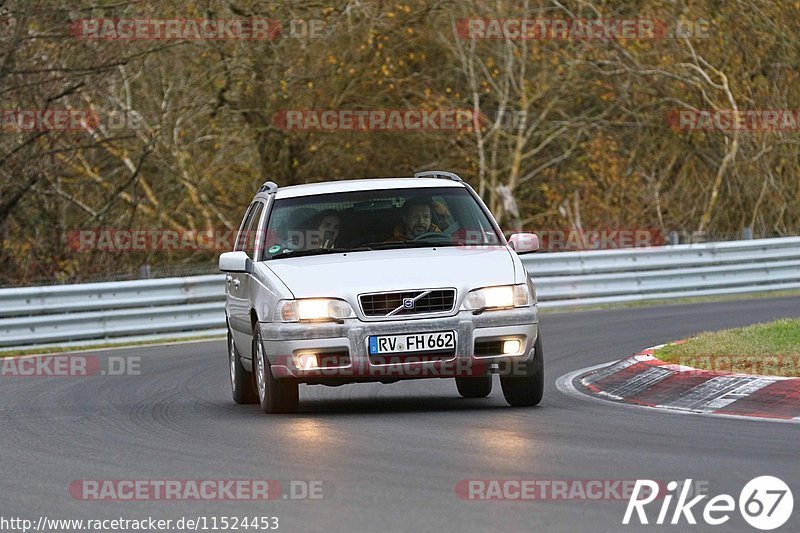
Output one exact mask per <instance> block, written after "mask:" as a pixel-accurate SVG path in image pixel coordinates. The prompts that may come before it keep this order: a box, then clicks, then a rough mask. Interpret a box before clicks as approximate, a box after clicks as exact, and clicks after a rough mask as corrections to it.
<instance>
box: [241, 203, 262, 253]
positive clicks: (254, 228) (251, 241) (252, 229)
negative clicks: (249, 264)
mask: <svg viewBox="0 0 800 533" xmlns="http://www.w3.org/2000/svg"><path fill="white" fill-rule="evenodd" d="M263 210H264V203H263V202H257V203H256V204H255V208H254V209H253V216H252V217H251V218H250V223H249V224H248V225H247V239H246V241H245V251H246V252H247V255H249V256H250V257H251V258H253V259H255V257H256V243H257V242H258V239H259V231H258V223H259V221H260V220H261V212H262V211H263Z"/></svg>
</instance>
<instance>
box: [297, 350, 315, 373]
mask: <svg viewBox="0 0 800 533" xmlns="http://www.w3.org/2000/svg"><path fill="white" fill-rule="evenodd" d="M294 360H295V363H296V364H297V368H299V369H300V370H312V369H314V368H317V354H315V353H301V354H297V355H295V356H294Z"/></svg>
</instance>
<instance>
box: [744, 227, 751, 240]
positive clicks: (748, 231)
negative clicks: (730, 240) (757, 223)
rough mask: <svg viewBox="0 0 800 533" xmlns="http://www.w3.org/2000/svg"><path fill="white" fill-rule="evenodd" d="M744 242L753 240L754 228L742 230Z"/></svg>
mask: <svg viewBox="0 0 800 533" xmlns="http://www.w3.org/2000/svg"><path fill="white" fill-rule="evenodd" d="M742 240H744V241H751V240H753V228H744V229H742Z"/></svg>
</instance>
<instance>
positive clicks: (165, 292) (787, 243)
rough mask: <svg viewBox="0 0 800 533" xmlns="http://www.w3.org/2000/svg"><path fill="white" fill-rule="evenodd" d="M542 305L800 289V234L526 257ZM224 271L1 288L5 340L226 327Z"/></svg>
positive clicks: (39, 341) (3, 343) (1, 344)
mask: <svg viewBox="0 0 800 533" xmlns="http://www.w3.org/2000/svg"><path fill="white" fill-rule="evenodd" d="M523 263H524V264H525V267H526V268H527V269H528V273H529V274H530V275H531V277H532V278H533V280H534V282H535V284H536V288H537V294H538V297H539V302H540V304H539V305H540V306H541V307H570V306H585V305H603V304H613V303H624V302H637V301H647V300H662V299H675V298H685V297H692V296H710V295H725V294H740V293H752V292H765V291H778V290H793V289H800V237H791V238H779V239H760V240H749V241H732V242H717V243H708V244H689V245H677V246H666V247H661V248H644V249H641V248H640V249H624V250H601V251H588V252H560V253H541V254H529V255H525V256H523ZM223 279H224V278H223V276H222V275H221V274H220V275H207V276H193V277H184V278H165V279H151V280H140V281H122V282H105V283H86V284H78V285H56V286H48V287H26V288H15V289H2V290H0V348H8V347H23V346H31V345H36V346H38V345H46V344H51V343H59V344H75V343H78V342H84V343H85V342H88V341H92V342H96V341H98V340H101V341H102V340H103V339H114V340H118V339H136V340H143V339H148V338H164V337H182V336H183V337H185V336H188V335H191V334H196V335H203V334H214V333H221V332H222V331H223V329H222V328H224V327H225V319H224V312H223V302H224V298H225V290H224V281H223Z"/></svg>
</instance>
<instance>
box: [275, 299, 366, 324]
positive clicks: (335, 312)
mask: <svg viewBox="0 0 800 533" xmlns="http://www.w3.org/2000/svg"><path fill="white" fill-rule="evenodd" d="M275 315H276V317H277V319H278V320H279V321H280V322H315V321H316V322H321V321H328V320H341V319H343V318H352V317H354V316H356V315H355V313H354V312H353V308H352V307H350V304H348V303H347V302H345V301H344V300H337V299H335V298H303V299H300V300H281V301H280V302H278V307H277V309H276V310H275Z"/></svg>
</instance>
